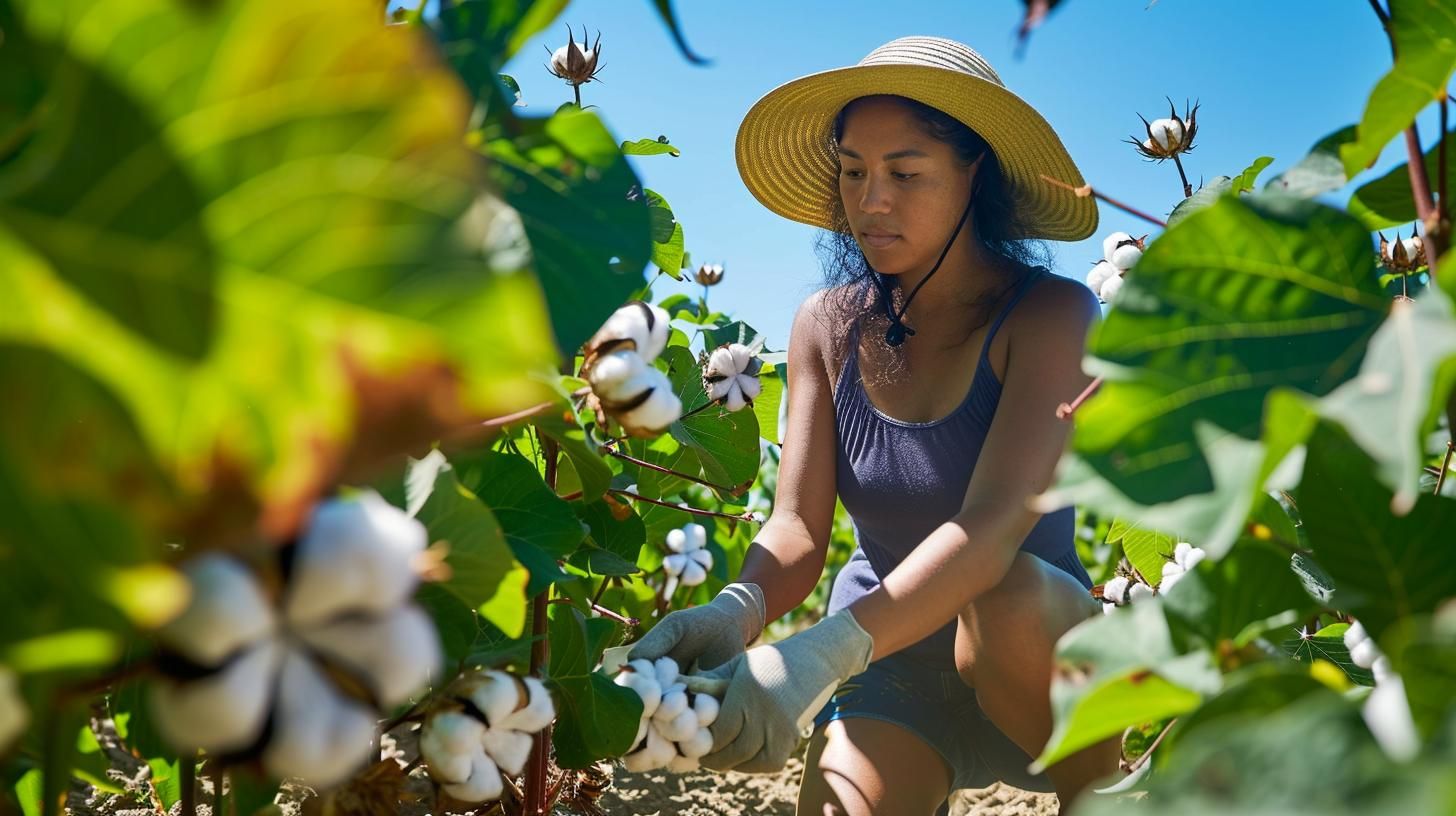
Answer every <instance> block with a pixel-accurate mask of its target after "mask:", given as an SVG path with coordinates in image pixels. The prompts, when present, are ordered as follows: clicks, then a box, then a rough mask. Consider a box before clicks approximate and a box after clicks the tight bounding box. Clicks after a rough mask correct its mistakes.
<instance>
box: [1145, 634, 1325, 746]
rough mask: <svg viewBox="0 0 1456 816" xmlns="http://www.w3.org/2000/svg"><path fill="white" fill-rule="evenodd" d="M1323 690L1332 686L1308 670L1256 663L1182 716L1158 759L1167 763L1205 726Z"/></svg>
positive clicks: (1261, 712) (1251, 714)
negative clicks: (1180, 747)
mask: <svg viewBox="0 0 1456 816" xmlns="http://www.w3.org/2000/svg"><path fill="white" fill-rule="evenodd" d="M1296 659H1299V658H1298V657H1297V656H1296ZM1306 662H1308V661H1307V660H1306ZM1321 693H1322V694H1326V695H1328V694H1329V693H1330V691H1329V688H1328V687H1326V686H1325V685H1324V684H1323V683H1321V682H1319V681H1318V680H1316V679H1314V678H1313V677H1311V676H1310V674H1309V671H1308V670H1307V669H1303V668H1301V667H1295V666H1290V665H1289V664H1288V663H1282V662H1267V663H1256V664H1254V665H1253V666H1250V667H1248V668H1246V669H1243V670H1241V671H1239V672H1237V673H1235V674H1232V675H1230V676H1228V677H1227V678H1225V686H1224V689H1223V690H1222V691H1220V692H1219V693H1218V694H1217V695H1215V696H1214V697H1212V698H1211V699H1209V700H1208V701H1207V702H1205V703H1204V704H1203V705H1202V706H1200V707H1199V708H1198V709H1197V710H1196V711H1193V712H1191V713H1189V714H1187V715H1185V716H1183V717H1180V718H1179V719H1178V725H1177V726H1176V727H1175V728H1174V729H1173V730H1172V731H1170V732H1169V733H1168V735H1167V736H1166V737H1165V738H1164V740H1163V744H1162V747H1161V748H1159V751H1158V753H1157V754H1156V755H1155V757H1154V758H1155V760H1158V764H1159V766H1161V765H1164V764H1166V759H1167V757H1168V756H1169V755H1170V754H1173V753H1175V752H1176V751H1177V746H1178V744H1179V743H1180V742H1183V741H1184V740H1187V739H1190V738H1192V739H1197V738H1198V734H1199V733H1200V732H1201V731H1202V730H1203V729H1204V728H1206V727H1208V726H1210V725H1212V724H1214V723H1220V722H1226V721H1228V720H1230V719H1249V718H1255V717H1259V716H1263V715H1266V714H1273V713H1275V712H1277V711H1279V710H1280V709H1282V708H1284V707H1285V706H1288V705H1290V704H1292V703H1294V702H1296V701H1298V700H1300V699H1303V698H1304V697H1305V696H1307V695H1310V694H1321Z"/></svg>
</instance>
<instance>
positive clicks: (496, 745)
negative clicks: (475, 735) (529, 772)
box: [481, 728, 533, 774]
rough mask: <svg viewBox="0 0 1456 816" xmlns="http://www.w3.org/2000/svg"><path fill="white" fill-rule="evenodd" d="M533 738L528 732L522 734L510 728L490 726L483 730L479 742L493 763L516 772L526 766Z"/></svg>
mask: <svg viewBox="0 0 1456 816" xmlns="http://www.w3.org/2000/svg"><path fill="white" fill-rule="evenodd" d="M532 742H533V739H532V737H531V735H530V734H524V733H522V732H520V731H515V730H512V729H510V728H491V729H487V730H486V732H485V737H484V739H482V740H481V744H482V745H483V746H484V747H485V752H486V753H487V754H490V758H491V759H493V760H495V764H496V765H498V766H500V767H501V769H503V770H504V771H506V772H507V773H513V774H518V773H520V772H521V769H522V768H524V767H526V759H527V758H528V757H530V756H531V743H532Z"/></svg>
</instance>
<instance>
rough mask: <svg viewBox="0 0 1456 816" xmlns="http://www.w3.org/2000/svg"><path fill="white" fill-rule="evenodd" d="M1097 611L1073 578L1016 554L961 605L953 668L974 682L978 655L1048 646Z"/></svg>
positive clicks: (965, 678)
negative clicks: (1001, 573)
mask: <svg viewBox="0 0 1456 816" xmlns="http://www.w3.org/2000/svg"><path fill="white" fill-rule="evenodd" d="M1096 611H1097V607H1096V601H1094V600H1093V599H1092V597H1091V596H1090V595H1089V594H1088V593H1087V590H1086V588H1085V587H1083V586H1082V585H1081V584H1080V583H1079V582H1078V581H1077V580H1076V579H1075V578H1073V577H1072V576H1070V575H1068V574H1067V573H1065V572H1063V571H1062V570H1060V569H1057V568H1056V567H1054V566H1052V565H1051V564H1048V563H1046V562H1045V561H1042V560H1041V559H1040V558H1037V557H1036V556H1034V555H1030V554H1027V553H1024V552H1021V553H1017V554H1016V558H1015V559H1013V560H1012V563H1011V568H1010V569H1009V570H1007V572H1006V577H1005V578H1003V579H1002V580H1001V582H1000V583H998V584H997V585H996V586H994V587H992V588H991V589H990V590H989V591H987V592H985V593H983V594H982V595H981V596H980V597H978V598H976V599H975V600H974V601H972V602H971V604H970V605H969V606H968V607H966V609H964V610H962V612H961V614H960V618H959V625H958V626H957V632H956V667H957V669H958V670H959V672H960V675H961V678H962V679H963V680H965V681H966V682H967V683H968V684H970V685H972V686H974V685H975V682H974V669H975V665H976V663H977V662H979V661H980V660H981V659H983V658H982V655H990V657H991V658H993V659H994V657H995V652H996V651H997V650H998V649H1004V648H1015V649H1017V650H1024V649H1026V648H1028V647H1030V648H1033V649H1035V650H1036V651H1038V652H1041V651H1045V652H1047V653H1048V657H1050V650H1051V649H1052V648H1053V647H1054V646H1055V644H1056V640H1057V638H1059V637H1061V636H1062V634H1063V633H1065V632H1066V631H1067V630H1069V629H1071V628H1072V627H1073V626H1076V625H1077V624H1078V623H1080V622H1081V621H1083V620H1086V619H1087V618H1088V617H1090V616H1091V615H1093V614H1094V613H1095V612H1096Z"/></svg>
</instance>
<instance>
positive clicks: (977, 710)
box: [814, 653, 1053, 814]
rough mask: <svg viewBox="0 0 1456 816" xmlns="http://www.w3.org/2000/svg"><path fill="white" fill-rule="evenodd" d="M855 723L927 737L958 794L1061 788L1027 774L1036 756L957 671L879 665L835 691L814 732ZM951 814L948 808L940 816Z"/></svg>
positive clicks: (914, 664)
mask: <svg viewBox="0 0 1456 816" xmlns="http://www.w3.org/2000/svg"><path fill="white" fill-rule="evenodd" d="M850 717H864V718H866V719H871V720H882V721H884V722H889V723H894V724H896V725H898V726H900V727H901V728H904V729H905V730H907V731H909V732H910V733H912V734H914V735H915V736H917V737H919V738H920V739H921V740H922V741H923V742H925V744H927V745H929V746H930V747H931V748H933V749H934V750H935V752H936V753H938V754H940V755H941V757H942V758H943V759H944V760H945V762H946V764H947V765H948V766H950V768H951V771H952V774H953V779H952V780H951V790H959V789H961V788H985V787H989V786H991V785H992V784H994V783H996V782H998V781H999V782H1005V783H1007V784H1008V785H1013V786H1015V787H1018V788H1022V789H1024V790H1030V791H1039V792H1043V793H1046V792H1051V791H1052V790H1053V788H1052V783H1051V780H1050V779H1048V778H1047V776H1046V774H1045V773H1041V774H1032V773H1030V772H1028V771H1027V770H1026V768H1027V766H1028V765H1030V764H1031V762H1032V757H1029V756H1027V755H1026V752H1025V751H1023V750H1021V748H1020V747H1018V746H1017V745H1016V743H1014V742H1012V741H1011V738H1010V737H1008V736H1006V735H1005V734H1003V733H1002V732H1001V729H999V728H997V727H996V726H995V724H993V723H992V722H991V720H990V719H989V718H987V717H986V715H985V714H984V713H983V712H982V711H981V706H980V704H979V703H978V702H977V700H976V691H975V689H973V688H971V687H970V686H967V685H966V684H965V681H963V680H962V679H961V677H960V674H959V673H957V672H955V671H953V670H952V671H942V670H939V669H935V668H932V667H930V666H926V665H925V664H924V663H921V662H920V661H918V660H916V659H914V658H912V657H907V656H903V655H902V654H900V653H896V654H892V655H890V656H889V657H886V658H884V659H883V660H876V661H875V662H873V663H871V664H870V665H869V668H868V669H866V670H865V671H864V672H863V673H861V674H857V675H855V676H854V677H851V678H850V679H849V680H848V681H846V682H845V683H844V684H843V685H841V686H840V687H839V688H838V689H837V690H836V691H835V692H834V696H833V697H831V698H829V702H828V703H827V704H825V706H824V708H823V709H821V710H820V712H819V714H818V715H817V716H815V718H814V727H815V729H818V728H819V727H821V726H823V725H825V724H826V723H828V722H830V721H831V720H843V719H848V718H850ZM947 812H948V805H947V804H944V803H942V805H941V806H940V809H939V810H937V811H936V813H937V814H944V813H947Z"/></svg>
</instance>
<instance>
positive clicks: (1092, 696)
mask: <svg viewBox="0 0 1456 816" xmlns="http://www.w3.org/2000/svg"><path fill="white" fill-rule="evenodd" d="M1219 684H1220V679H1219V673H1218V669H1217V668H1216V667H1215V666H1214V665H1213V658H1212V656H1211V655H1210V654H1209V653H1208V652H1207V651H1202V650H1200V651H1196V652H1191V653H1189V654H1185V655H1179V654H1178V653H1177V651H1176V650H1175V649H1174V647H1173V640H1172V634H1171V632H1170V631H1169V628H1168V621H1167V619H1165V618H1164V617H1163V609H1162V604H1160V603H1159V602H1157V601H1153V600H1149V601H1145V602H1142V603H1137V604H1133V605H1132V606H1130V607H1128V608H1126V609H1121V610H1118V611H1117V612H1115V613H1114V614H1111V615H1099V616H1097V617H1095V618H1093V619H1091V620H1088V621H1084V622H1082V623H1080V624H1078V625H1077V626H1075V627H1073V628H1072V630H1071V631H1069V632H1067V633H1066V634H1065V635H1063V636H1062V637H1061V639H1060V640H1059V641H1058V642H1057V651H1056V664H1055V674H1054V675H1053V678H1052V690H1051V694H1052V716H1053V719H1054V726H1053V730H1052V735H1051V737H1050V739H1048V740H1047V744H1046V748H1045V749H1043V751H1042V753H1041V756H1039V757H1037V759H1036V762H1035V763H1033V765H1032V768H1033V769H1035V770H1040V769H1043V768H1045V767H1047V766H1048V765H1052V764H1054V763H1056V762H1058V761H1060V760H1062V759H1064V758H1066V757H1068V756H1070V755H1072V754H1074V753H1076V752H1077V751H1079V750H1081V749H1083V748H1085V747H1087V746H1089V745H1093V744H1095V743H1097V742H1101V741H1102V740H1104V739H1106V738H1108V737H1111V736H1114V735H1116V734H1121V733H1122V731H1123V729H1125V728H1127V727H1128V726H1130V725H1136V724H1137V723H1143V722H1148V721H1149V720H1158V719H1164V718H1166V717H1175V716H1178V715H1179V714H1182V713H1184V712H1187V711H1192V710H1193V709H1195V708H1197V707H1198V705H1199V703H1200V702H1202V700H1203V696H1204V695H1206V694H1212V693H1214V692H1216V691H1217V690H1218V688H1219Z"/></svg>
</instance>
